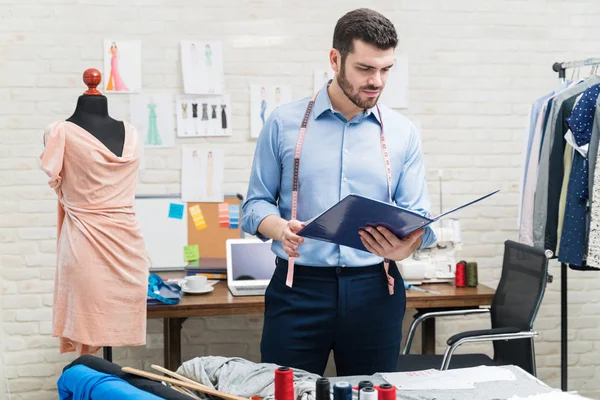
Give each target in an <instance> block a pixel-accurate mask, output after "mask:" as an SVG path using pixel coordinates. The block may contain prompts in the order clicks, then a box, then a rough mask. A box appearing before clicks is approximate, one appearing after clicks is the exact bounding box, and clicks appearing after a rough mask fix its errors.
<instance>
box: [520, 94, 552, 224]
mask: <svg viewBox="0 0 600 400" xmlns="http://www.w3.org/2000/svg"><path fill="white" fill-rule="evenodd" d="M555 93H556V91H555V90H553V91H552V92H550V93H548V94H546V95H544V96H543V97H541V98H539V99H537V100H535V101H534V102H533V103H532V104H531V107H530V108H529V125H528V127H527V136H526V137H525V149H524V151H523V153H524V154H523V155H524V157H523V159H524V162H523V167H522V168H523V178H522V181H521V193H520V198H521V200H520V202H519V212H518V221H517V223H518V225H519V226H520V225H521V215H522V204H523V197H524V191H525V182H526V181H527V171H528V166H529V158H530V155H531V147H532V146H533V143H534V141H535V136H536V135H535V134H536V131H537V127H538V118H539V115H540V114H541V113H542V114H543V113H544V112H545V109H546V106H547V104H548V99H550V98H551V97H552V96H554V94H555ZM538 138H540V137H539V136H538ZM539 141H540V140H539V139H538V140H537V141H536V142H537V144H538V147H539ZM536 166H537V164H536Z"/></svg>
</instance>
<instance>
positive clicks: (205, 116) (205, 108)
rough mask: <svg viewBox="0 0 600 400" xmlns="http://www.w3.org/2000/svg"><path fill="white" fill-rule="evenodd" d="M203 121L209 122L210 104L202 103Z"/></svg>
mask: <svg viewBox="0 0 600 400" xmlns="http://www.w3.org/2000/svg"><path fill="white" fill-rule="evenodd" d="M202 121H208V104H206V103H202Z"/></svg>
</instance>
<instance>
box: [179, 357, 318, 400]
mask: <svg viewBox="0 0 600 400" xmlns="http://www.w3.org/2000/svg"><path fill="white" fill-rule="evenodd" d="M277 368H279V365H276V364H268V363H262V364H257V363H254V362H252V361H248V360H245V359H243V358H236V357H233V358H227V357H218V356H207V357H196V358H194V359H192V360H189V361H186V362H184V363H183V364H182V365H181V367H179V369H178V370H177V373H178V374H180V375H183V376H185V377H186V378H189V379H192V380H194V381H196V382H199V383H201V384H203V385H206V386H208V387H210V388H213V389H217V390H220V391H223V392H225V393H229V394H235V395H238V396H242V397H247V398H250V397H251V396H259V397H262V398H263V400H272V399H274V397H275V370H276V369H277ZM293 371H294V386H295V390H296V399H298V400H314V399H315V398H316V389H315V386H316V382H317V379H319V378H320V376H319V375H316V374H312V373H310V372H306V371H304V370H300V369H293Z"/></svg>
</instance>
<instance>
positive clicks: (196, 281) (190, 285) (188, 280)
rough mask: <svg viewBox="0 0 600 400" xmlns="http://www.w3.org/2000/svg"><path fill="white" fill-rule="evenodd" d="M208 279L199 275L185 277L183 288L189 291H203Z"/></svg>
mask: <svg viewBox="0 0 600 400" xmlns="http://www.w3.org/2000/svg"><path fill="white" fill-rule="evenodd" d="M207 280H208V279H207V278H206V277H205V276H201V275H192V276H186V277H185V281H184V282H183V288H184V289H186V290H191V291H199V290H204V289H205V288H206V281H207Z"/></svg>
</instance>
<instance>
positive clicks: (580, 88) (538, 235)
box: [533, 76, 600, 248]
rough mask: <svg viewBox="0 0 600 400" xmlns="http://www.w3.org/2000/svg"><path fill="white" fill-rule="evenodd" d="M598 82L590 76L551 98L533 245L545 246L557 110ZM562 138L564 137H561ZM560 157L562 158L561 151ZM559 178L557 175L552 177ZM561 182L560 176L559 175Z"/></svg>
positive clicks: (541, 162)
mask: <svg viewBox="0 0 600 400" xmlns="http://www.w3.org/2000/svg"><path fill="white" fill-rule="evenodd" d="M599 82H600V76H592V77H590V78H588V79H586V80H585V81H584V82H581V83H579V84H577V85H575V86H572V87H570V88H568V89H565V90H563V91H562V92H560V93H558V94H557V95H556V96H554V98H553V99H552V105H551V109H550V114H549V115H548V123H547V124H546V129H545V130H544V132H543V135H542V137H543V142H542V151H541V154H540V162H539V167H538V176H537V182H536V186H535V188H536V189H535V196H534V208H533V209H534V212H533V243H534V246H536V247H539V248H545V236H546V223H547V210H548V184H549V179H550V176H549V171H550V154H551V152H552V150H553V149H552V145H553V143H554V141H555V128H556V124H557V122H558V116H559V111H560V110H561V106H562V104H563V102H565V101H566V100H568V99H570V98H573V97H574V96H577V95H579V94H581V93H583V92H584V91H585V90H586V89H587V88H589V87H591V86H593V85H595V84H597V83H599ZM563 140H564V139H563ZM560 154H561V159H562V154H563V153H562V152H561V153H560ZM554 178H555V179H559V178H558V177H554ZM560 180H561V182H562V176H561V177H560Z"/></svg>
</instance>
